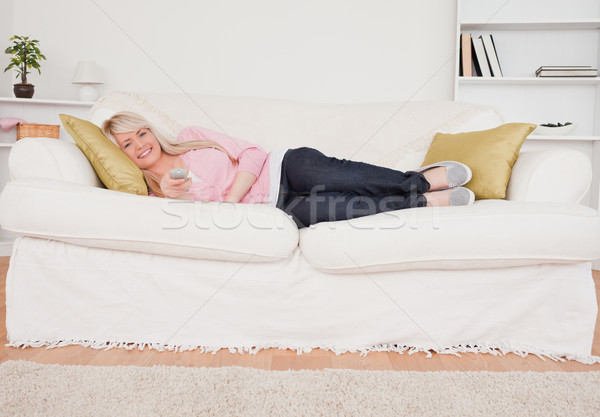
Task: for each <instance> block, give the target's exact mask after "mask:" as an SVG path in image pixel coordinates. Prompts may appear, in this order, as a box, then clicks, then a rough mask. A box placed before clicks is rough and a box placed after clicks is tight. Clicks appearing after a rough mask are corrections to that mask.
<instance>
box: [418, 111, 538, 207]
mask: <svg viewBox="0 0 600 417" xmlns="http://www.w3.org/2000/svg"><path fill="white" fill-rule="evenodd" d="M536 127H537V126H536V125H534V124H531V123H507V124H504V125H501V126H498V127H496V128H494V129H489V130H481V131H477V132H465V133H455V134H450V133H437V134H436V135H435V136H434V138H433V141H432V142H431V145H430V146H429V150H428V151H427V155H426V156H425V161H423V165H422V166H425V165H430V164H433V163H436V162H440V161H457V162H462V163H463V164H465V165H467V166H468V167H469V168H471V171H472V172H473V178H471V181H469V182H468V183H467V184H466V185H465V187H467V188H468V189H470V190H471V191H473V193H475V198H476V199H478V200H480V199H486V198H504V197H505V196H506V187H507V186H508V181H509V180H510V174H511V171H512V167H513V165H514V164H515V162H516V161H517V158H518V156H519V151H520V149H521V146H522V145H523V142H525V139H526V138H527V136H529V134H530V133H531V132H533V130H534V129H535V128H536Z"/></svg>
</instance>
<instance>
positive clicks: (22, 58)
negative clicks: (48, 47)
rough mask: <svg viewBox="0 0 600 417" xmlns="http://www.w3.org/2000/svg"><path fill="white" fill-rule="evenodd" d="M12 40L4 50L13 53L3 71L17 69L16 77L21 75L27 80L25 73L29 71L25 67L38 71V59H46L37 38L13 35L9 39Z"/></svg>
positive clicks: (39, 71)
mask: <svg viewBox="0 0 600 417" xmlns="http://www.w3.org/2000/svg"><path fill="white" fill-rule="evenodd" d="M9 40H10V41H12V42H13V44H12V45H11V46H9V47H8V48H6V49H5V50H4V53H6V54H9V55H13V56H12V57H11V59H10V61H11V62H10V64H9V65H8V66H7V67H6V68H5V69H4V72H6V71H8V70H9V69H11V68H15V69H16V71H17V77H16V78H19V75H22V78H23V80H24V82H27V74H28V73H29V72H30V71H27V69H28V68H29V69H31V68H35V69H36V70H37V71H38V73H40V74H41V73H42V72H41V70H40V61H41V60H42V59H44V60H45V59H46V57H45V56H44V54H42V53H41V51H40V48H39V43H40V41H39V40H37V39H32V40H30V39H29V36H19V35H14V36H12V37H11V38H10V39H9Z"/></svg>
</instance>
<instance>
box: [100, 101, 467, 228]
mask: <svg viewBox="0 0 600 417" xmlns="http://www.w3.org/2000/svg"><path fill="white" fill-rule="evenodd" d="M102 131H103V132H104V134H105V135H106V136H107V137H108V138H109V139H110V140H111V141H112V142H113V143H114V144H115V145H117V146H118V147H119V148H120V149H121V150H122V151H123V152H124V153H125V154H126V155H127V156H128V157H129V158H130V159H131V160H132V161H133V162H134V163H135V164H136V165H137V166H138V167H140V168H141V170H142V172H143V173H144V176H145V178H146V182H147V184H148V188H149V191H150V193H151V194H154V195H156V196H158V197H169V198H180V199H192V200H196V201H226V202H232V203H261V204H270V205H272V206H274V207H277V208H279V209H281V210H283V211H285V212H286V213H288V214H289V215H291V216H292V218H293V219H294V221H295V222H296V224H297V225H298V227H299V228H302V227H307V226H309V225H311V224H315V223H319V222H323V221H336V220H347V219H352V218H357V217H362V216H366V215H370V214H375V213H380V212H385V211H392V210H400V209H405V208H411V207H423V206H426V205H431V206H448V205H467V204H472V203H473V201H474V195H473V193H472V192H471V191H470V190H468V189H467V188H464V187H461V185H464V184H466V183H467V182H468V181H469V180H470V179H471V170H470V169H469V168H468V167H467V166H466V165H464V164H461V163H459V162H454V161H444V162H440V163H437V164H433V165H430V166H427V167H423V168H420V169H419V170H417V171H408V172H401V171H396V170H393V169H389V168H384V167H379V166H376V165H371V164H366V163H363V162H355V161H348V160H345V159H337V158H333V157H327V156H325V155H323V154H322V153H321V152H319V151H318V150H316V149H312V148H307V147H302V148H296V149H283V150H277V151H272V152H269V153H266V152H265V151H264V150H263V149H262V148H261V147H260V146H258V145H254V144H251V143H249V142H246V141H244V140H241V139H236V138H233V137H230V136H228V135H226V134H223V133H219V132H216V131H213V130H210V129H206V128H203V127H199V126H190V127H186V128H184V129H183V130H182V131H181V132H180V133H179V135H178V137H177V141H176V142H171V141H169V140H167V139H166V138H164V137H162V136H161V135H160V134H159V133H158V132H157V131H156V130H155V129H154V128H153V127H152V126H151V125H150V123H148V121H147V120H145V119H144V118H143V117H141V116H139V115H137V114H135V113H130V112H120V113H117V114H115V115H114V116H112V117H111V118H110V119H108V120H106V121H105V122H104V123H103V124H102ZM174 168H183V169H185V170H186V172H187V173H188V177H187V178H180V179H173V178H171V174H170V171H171V170H172V169H174Z"/></svg>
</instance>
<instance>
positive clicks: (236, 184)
mask: <svg viewBox="0 0 600 417" xmlns="http://www.w3.org/2000/svg"><path fill="white" fill-rule="evenodd" d="M255 182H256V175H254V174H252V173H251V172H248V171H238V173H237V174H236V175H235V179H234V180H233V184H232V186H231V188H230V189H229V193H227V197H225V200H223V201H227V202H230V203H239V202H240V200H241V199H242V198H244V196H245V195H246V193H247V192H248V190H249V189H250V188H251V187H252V186H253V185H254V183H255Z"/></svg>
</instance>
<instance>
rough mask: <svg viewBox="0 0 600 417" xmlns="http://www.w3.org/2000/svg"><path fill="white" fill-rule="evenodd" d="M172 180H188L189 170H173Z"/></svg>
mask: <svg viewBox="0 0 600 417" xmlns="http://www.w3.org/2000/svg"><path fill="white" fill-rule="evenodd" d="M171 178H172V179H174V180H176V179H179V178H181V179H186V178H187V169H185V168H173V169H172V170H171Z"/></svg>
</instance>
